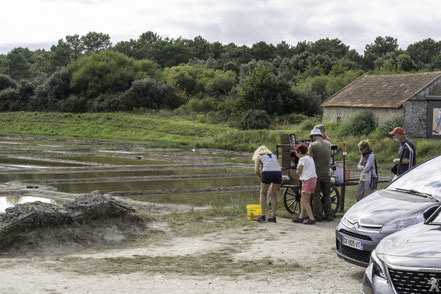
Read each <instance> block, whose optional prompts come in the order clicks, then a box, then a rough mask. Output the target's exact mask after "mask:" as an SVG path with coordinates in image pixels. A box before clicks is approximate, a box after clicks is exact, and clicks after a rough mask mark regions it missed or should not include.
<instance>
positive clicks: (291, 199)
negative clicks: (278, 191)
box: [283, 187, 302, 214]
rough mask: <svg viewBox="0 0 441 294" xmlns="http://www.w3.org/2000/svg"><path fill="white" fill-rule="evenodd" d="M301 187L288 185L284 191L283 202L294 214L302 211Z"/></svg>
mask: <svg viewBox="0 0 441 294" xmlns="http://www.w3.org/2000/svg"><path fill="white" fill-rule="evenodd" d="M301 197H302V196H301V194H300V189H299V188H298V187H296V188H292V187H286V188H285V191H283V204H284V205H285V208H286V210H288V212H289V213H291V214H294V213H296V211H297V212H300V198H301Z"/></svg>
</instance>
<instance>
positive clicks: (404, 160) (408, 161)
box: [389, 127, 416, 176]
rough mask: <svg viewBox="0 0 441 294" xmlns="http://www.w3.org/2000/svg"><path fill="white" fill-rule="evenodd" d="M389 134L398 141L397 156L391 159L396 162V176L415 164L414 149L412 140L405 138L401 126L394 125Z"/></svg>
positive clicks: (404, 132)
mask: <svg viewBox="0 0 441 294" xmlns="http://www.w3.org/2000/svg"><path fill="white" fill-rule="evenodd" d="M389 134H390V135H392V138H393V139H394V141H396V142H399V143H400V148H399V149H398V158H395V159H394V160H393V163H394V164H398V169H397V176H399V175H401V174H403V173H405V172H406V171H408V170H409V169H411V168H412V167H414V166H415V165H416V149H415V145H414V144H413V142H412V141H410V140H409V139H407V137H406V131H405V130H404V129H403V128H401V127H396V128H395V129H393V131H391V132H390V133H389Z"/></svg>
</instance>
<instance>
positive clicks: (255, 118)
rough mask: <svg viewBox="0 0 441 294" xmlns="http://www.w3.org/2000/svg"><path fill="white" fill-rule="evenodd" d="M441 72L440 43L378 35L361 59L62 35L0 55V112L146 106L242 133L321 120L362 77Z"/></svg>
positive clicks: (295, 48)
mask: <svg viewBox="0 0 441 294" xmlns="http://www.w3.org/2000/svg"><path fill="white" fill-rule="evenodd" d="M440 69H441V42H440V41H435V40H433V39H430V38H429V39H424V40H422V41H420V42H416V43H414V44H411V45H409V46H408V47H407V49H406V50H402V49H399V45H398V42H397V39H395V38H393V37H390V36H387V37H381V36H379V37H377V38H376V39H375V40H374V41H373V42H372V43H371V44H368V45H366V47H365V50H364V55H360V54H359V53H358V52H357V51H355V50H354V49H350V47H349V46H348V45H345V44H344V43H342V42H341V41H340V40H338V39H329V38H326V39H320V40H318V41H315V42H308V41H303V42H298V43H297V44H296V45H290V44H288V43H286V42H285V41H282V42H281V43H279V44H277V45H273V44H267V43H266V42H257V43H255V44H253V45H252V46H238V45H236V44H234V43H230V44H222V43H220V42H212V43H210V42H208V41H207V40H205V39H204V38H203V37H201V36H197V37H195V38H194V39H184V38H178V39H170V38H162V37H160V36H159V35H158V34H156V33H154V32H150V31H149V32H145V33H143V34H141V35H140V36H139V38H138V39H137V40H133V39H131V40H129V41H122V42H118V43H116V44H115V45H113V44H112V43H111V41H110V36H109V35H107V34H104V33H97V32H89V33H88V34H86V35H84V36H79V35H68V36H66V37H65V38H64V39H60V40H59V41H58V43H57V44H54V45H53V46H52V47H51V48H50V50H43V49H39V50H35V51H31V50H29V49H28V48H21V47H18V48H14V49H12V50H11V51H10V52H8V53H7V54H1V55H0V111H20V110H30V111H61V112H100V111H107V112H108V111H133V110H139V109H148V110H155V111H159V110H162V109H169V110H173V111H175V112H176V113H178V114H191V113H196V114H198V118H199V119H201V120H210V121H212V122H229V123H230V124H231V125H233V126H237V127H239V128H242V129H249V128H264V127H266V126H268V125H269V123H271V122H272V121H274V120H277V121H286V122H290V123H292V122H295V121H296V120H299V119H301V118H302V117H304V116H312V115H316V114H320V111H321V110H320V103H321V102H322V101H323V100H324V99H326V98H327V97H329V96H331V95H332V94H333V93H335V92H337V91H338V90H340V89H341V88H343V87H344V86H346V85H347V84H348V83H350V82H351V81H353V80H354V79H356V78H357V77H359V76H360V75H362V74H364V73H369V74H390V73H404V72H420V71H435V70H440Z"/></svg>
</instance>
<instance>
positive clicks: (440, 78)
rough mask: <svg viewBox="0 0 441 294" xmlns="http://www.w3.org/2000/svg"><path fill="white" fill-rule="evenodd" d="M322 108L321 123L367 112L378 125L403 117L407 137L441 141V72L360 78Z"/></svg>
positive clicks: (326, 101)
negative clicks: (438, 139) (440, 139)
mask: <svg viewBox="0 0 441 294" xmlns="http://www.w3.org/2000/svg"><path fill="white" fill-rule="evenodd" d="M321 106H322V107H323V120H324V121H342V122H344V121H346V120H348V119H349V118H350V117H352V116H354V115H356V114H358V113H359V112H361V111H370V112H371V113H372V114H373V117H374V120H375V122H376V123H377V124H381V123H383V122H385V121H387V120H389V119H391V118H393V117H402V119H403V127H404V129H405V130H406V131H407V133H408V135H409V136H410V137H422V138H441V128H440V120H441V72H427V73H417V74H400V75H363V76H361V77H359V78H358V79H356V80H355V81H353V82H352V83H350V84H349V85H347V86H346V87H345V88H343V89H342V90H340V91H339V92H337V93H335V94H334V95H332V96H331V97H329V98H328V99H326V100H325V101H324V102H323V103H322V105H321ZM437 127H438V128H437Z"/></svg>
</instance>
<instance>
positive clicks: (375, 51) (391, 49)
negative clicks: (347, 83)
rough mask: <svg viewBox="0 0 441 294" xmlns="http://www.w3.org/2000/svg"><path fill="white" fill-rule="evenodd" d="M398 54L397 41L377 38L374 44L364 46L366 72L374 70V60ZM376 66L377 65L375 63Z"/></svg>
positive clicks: (389, 38) (388, 38) (390, 38)
mask: <svg viewBox="0 0 441 294" xmlns="http://www.w3.org/2000/svg"><path fill="white" fill-rule="evenodd" d="M397 52H398V42H397V39H395V38H392V37H389V36H387V37H385V38H383V37H381V36H379V37H377V38H376V39H375V41H374V43H372V44H369V45H366V48H365V50H364V63H365V67H366V69H368V70H372V69H374V68H375V62H376V60H378V59H380V58H383V57H384V56H385V55H386V54H388V53H397ZM377 66H378V63H377Z"/></svg>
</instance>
